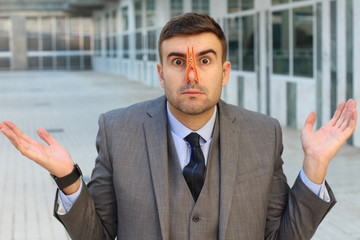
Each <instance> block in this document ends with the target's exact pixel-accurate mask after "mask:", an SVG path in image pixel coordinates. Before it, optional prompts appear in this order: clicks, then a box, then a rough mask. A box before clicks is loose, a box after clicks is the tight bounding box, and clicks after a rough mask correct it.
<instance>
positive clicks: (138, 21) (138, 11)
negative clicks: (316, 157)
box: [135, 0, 142, 29]
mask: <svg viewBox="0 0 360 240" xmlns="http://www.w3.org/2000/svg"><path fill="white" fill-rule="evenodd" d="M141 27H142V4H141V0H138V1H136V2H135V28H136V29H138V28H141Z"/></svg>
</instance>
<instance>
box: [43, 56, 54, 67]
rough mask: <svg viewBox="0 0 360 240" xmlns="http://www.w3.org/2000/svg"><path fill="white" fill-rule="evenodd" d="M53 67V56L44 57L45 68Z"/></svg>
mask: <svg viewBox="0 0 360 240" xmlns="http://www.w3.org/2000/svg"><path fill="white" fill-rule="evenodd" d="M52 68H53V57H51V56H49V57H43V69H52Z"/></svg>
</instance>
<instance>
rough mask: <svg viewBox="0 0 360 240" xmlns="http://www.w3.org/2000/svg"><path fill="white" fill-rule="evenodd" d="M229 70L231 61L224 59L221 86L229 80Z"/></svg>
mask: <svg viewBox="0 0 360 240" xmlns="http://www.w3.org/2000/svg"><path fill="white" fill-rule="evenodd" d="M230 72H231V62H229V61H225V62H224V64H223V76H222V86H223V87H224V86H225V85H226V84H227V83H228V82H229V79H230Z"/></svg>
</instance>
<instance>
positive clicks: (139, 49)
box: [135, 32, 143, 60]
mask: <svg viewBox="0 0 360 240" xmlns="http://www.w3.org/2000/svg"><path fill="white" fill-rule="evenodd" d="M142 41H143V39H142V34H141V32H137V33H136V35H135V42H136V46H135V47H136V59H138V60H142V59H143V53H142V49H143V46H142V45H143V43H142Z"/></svg>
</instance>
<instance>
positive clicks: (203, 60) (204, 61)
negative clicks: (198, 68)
mask: <svg viewBox="0 0 360 240" xmlns="http://www.w3.org/2000/svg"><path fill="white" fill-rule="evenodd" d="M210 62H211V60H210V59H209V58H207V57H204V58H202V59H200V63H201V64H204V65H207V64H209V63H210Z"/></svg>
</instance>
